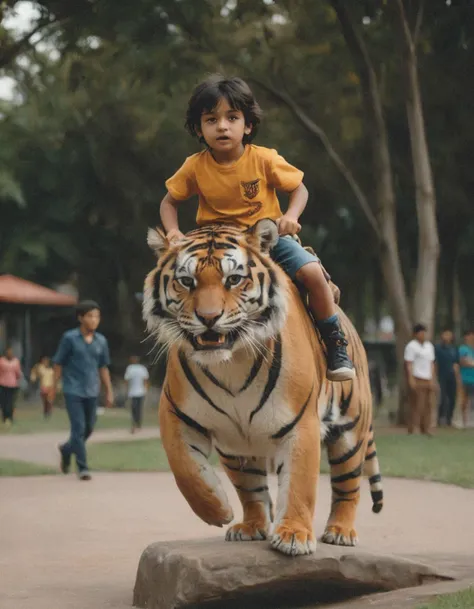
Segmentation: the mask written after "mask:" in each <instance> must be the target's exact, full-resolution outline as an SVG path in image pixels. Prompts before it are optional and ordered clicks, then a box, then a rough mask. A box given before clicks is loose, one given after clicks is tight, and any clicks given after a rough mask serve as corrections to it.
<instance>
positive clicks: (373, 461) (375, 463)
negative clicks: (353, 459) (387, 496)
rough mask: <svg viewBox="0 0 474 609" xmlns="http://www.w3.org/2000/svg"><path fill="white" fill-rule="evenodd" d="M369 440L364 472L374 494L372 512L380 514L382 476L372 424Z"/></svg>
mask: <svg viewBox="0 0 474 609" xmlns="http://www.w3.org/2000/svg"><path fill="white" fill-rule="evenodd" d="M369 434H370V436H369V442H368V444H367V450H366V453H365V465H364V473H365V474H366V475H367V476H368V478H369V484H370V494H371V495H372V503H373V505H372V512H374V513H375V514H378V513H379V512H380V511H381V510H382V507H383V490H382V476H381V475H380V467H379V460H378V458H377V450H376V446H375V442H374V430H373V427H372V425H371V426H370V430H369Z"/></svg>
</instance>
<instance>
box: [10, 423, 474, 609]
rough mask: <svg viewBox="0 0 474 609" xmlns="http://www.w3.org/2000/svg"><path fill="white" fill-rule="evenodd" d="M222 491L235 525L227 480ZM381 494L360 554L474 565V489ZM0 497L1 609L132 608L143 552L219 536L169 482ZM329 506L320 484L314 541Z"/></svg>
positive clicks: (399, 484)
mask: <svg viewBox="0 0 474 609" xmlns="http://www.w3.org/2000/svg"><path fill="white" fill-rule="evenodd" d="M97 436H99V434H97ZM107 437H110V435H108V436H107ZM30 438H31V436H30ZM2 441H3V438H2ZM271 482H272V484H271V489H272V493H273V495H275V490H276V486H275V480H274V479H273V478H272V480H271ZM224 486H225V488H226V490H227V492H228V494H229V497H230V498H231V501H232V503H233V505H234V508H235V512H236V515H237V517H238V516H239V515H240V513H241V512H240V508H239V507H238V500H237V496H236V494H235V491H234V490H233V489H232V488H230V483H229V482H228V480H227V479H226V478H224ZM384 486H385V496H386V503H385V507H384V510H383V511H382V512H381V513H380V514H378V515H374V514H372V513H371V501H370V495H369V491H368V485H367V482H364V484H363V494H362V498H361V503H360V506H359V511H358V532H359V537H360V539H361V544H360V546H359V547H360V548H361V549H362V550H368V551H376V552H381V553H400V554H403V555H420V554H423V555H425V556H427V557H428V559H429V560H430V561H431V560H433V559H434V558H435V557H436V556H437V555H439V554H443V556H444V558H443V560H444V561H445V563H446V564H448V565H449V564H451V558H450V556H454V557H455V560H456V561H457V562H458V563H459V562H460V563H463V564H465V565H473V564H474V529H473V527H472V526H471V523H472V515H473V514H474V490H466V489H461V488H458V487H454V486H448V485H443V484H436V483H423V482H417V481H411V480H397V479H385V480H384ZM0 496H1V500H0V523H1V526H0V579H1V582H2V586H1V587H0V607H1V608H2V609H112V608H113V609H130V608H131V599H132V589H133V584H134V581H135V573H136V569H137V565H138V559H139V557H140V554H141V552H142V551H143V549H144V548H145V547H146V546H147V545H148V544H149V543H151V542H154V541H159V540H165V539H184V538H200V537H209V536H214V535H217V536H219V535H223V534H224V531H223V530H221V529H216V528H214V527H209V526H207V525H206V524H205V523H203V522H202V521H201V520H199V518H197V516H195V515H194V514H193V513H192V512H191V510H190V509H189V507H188V506H187V504H186V502H185V500H184V499H183V497H182V496H181V494H180V493H179V491H178V489H177V488H176V485H175V482H174V479H173V477H172V476H171V475H170V474H164V473H162V474H160V473H148V474H146V473H141V474H106V473H103V474H97V475H95V476H94V478H93V480H92V481H91V482H89V483H84V482H79V481H78V480H77V478H76V477H75V476H74V475H70V476H67V477H66V476H46V477H37V478H0ZM329 501H330V488H329V481H328V479H327V477H326V476H323V477H322V479H321V483H320V489H319V499H318V506H317V515H316V531H317V534H318V535H320V534H321V532H322V530H323V527H324V522H325V518H326V516H327V514H328V510H329ZM349 551H357V549H356V550H349ZM389 606H390V607H391V606H398V604H395V605H393V604H392V605H389ZM403 606H405V605H403Z"/></svg>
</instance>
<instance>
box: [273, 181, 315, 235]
mask: <svg viewBox="0 0 474 609" xmlns="http://www.w3.org/2000/svg"><path fill="white" fill-rule="evenodd" d="M307 202H308V189H307V188H306V186H305V185H304V184H303V182H301V183H300V185H299V186H298V187H297V188H295V190H292V191H291V192H290V202H289V204H288V209H287V210H286V214H284V215H283V216H282V217H281V218H279V219H278V220H277V225H278V233H279V234H280V235H281V236H283V235H294V234H296V233H299V232H300V230H301V224H300V223H299V222H298V219H299V217H300V216H301V214H302V213H303V211H304V208H305V207H306V203H307Z"/></svg>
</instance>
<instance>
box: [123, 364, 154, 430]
mask: <svg viewBox="0 0 474 609" xmlns="http://www.w3.org/2000/svg"><path fill="white" fill-rule="evenodd" d="M124 379H125V380H126V381H127V394H128V397H129V398H130V402H131V410H132V427H131V430H130V431H131V433H135V431H137V429H141V427H142V410H143V401H144V399H145V395H146V392H147V389H148V379H149V374H148V370H147V369H146V368H145V366H143V364H140V358H139V357H138V355H132V357H131V358H130V364H129V365H128V366H127V369H126V370H125V375H124Z"/></svg>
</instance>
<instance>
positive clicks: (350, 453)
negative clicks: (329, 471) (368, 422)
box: [328, 440, 362, 465]
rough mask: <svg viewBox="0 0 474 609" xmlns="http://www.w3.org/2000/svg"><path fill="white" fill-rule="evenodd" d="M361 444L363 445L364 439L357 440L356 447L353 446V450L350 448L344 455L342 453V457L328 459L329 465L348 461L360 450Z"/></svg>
mask: <svg viewBox="0 0 474 609" xmlns="http://www.w3.org/2000/svg"><path fill="white" fill-rule="evenodd" d="M361 446H362V440H360V441H359V442H357V444H356V445H355V446H354V448H351V450H348V451H347V452H346V453H345V454H344V455H342V457H336V458H335V459H328V461H329V465H340V464H341V463H345V462H346V461H348V460H349V459H350V458H351V457H353V456H354V455H355V454H356V453H357V451H358V450H359V448H360V447H361Z"/></svg>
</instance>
